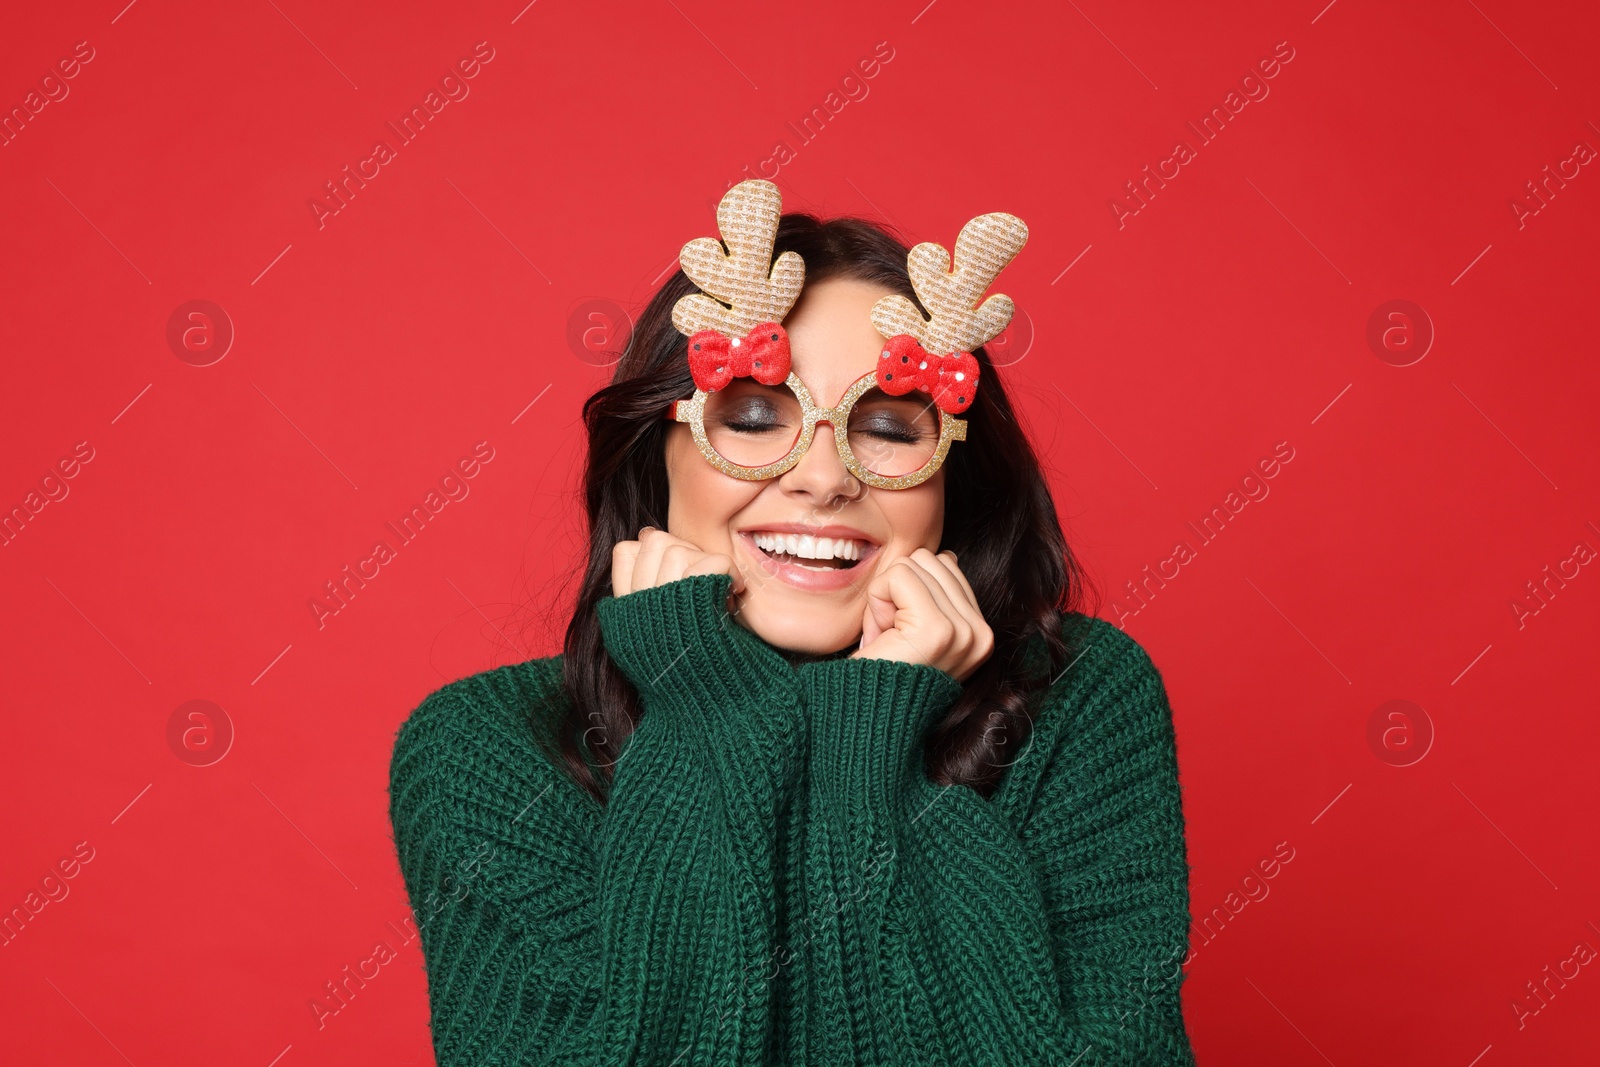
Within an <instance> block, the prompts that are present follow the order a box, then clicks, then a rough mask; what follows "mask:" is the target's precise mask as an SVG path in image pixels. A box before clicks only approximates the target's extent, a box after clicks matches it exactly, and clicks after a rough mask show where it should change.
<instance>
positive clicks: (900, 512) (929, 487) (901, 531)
mask: <svg viewBox="0 0 1600 1067" xmlns="http://www.w3.org/2000/svg"><path fill="white" fill-rule="evenodd" d="M873 491H874V492H875V493H877V494H878V498H879V507H880V508H882V509H883V515H884V518H886V519H888V520H889V528H890V529H891V530H892V531H893V532H894V533H893V537H894V543H895V544H896V545H898V546H900V549H901V552H900V554H903V555H910V554H911V552H912V550H914V549H917V548H926V549H928V550H929V551H932V552H937V551H938V550H939V540H940V538H941V537H942V536H943V535H944V472H943V471H940V472H939V473H938V474H935V475H934V476H933V477H932V478H929V479H928V480H927V481H925V482H923V483H922V484H921V485H918V486H913V487H912V488H910V489H901V490H899V491H890V490H886V489H879V490H873Z"/></svg>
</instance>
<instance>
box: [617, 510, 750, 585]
mask: <svg viewBox="0 0 1600 1067" xmlns="http://www.w3.org/2000/svg"><path fill="white" fill-rule="evenodd" d="M700 574H726V575H728V576H729V577H731V578H732V579H733V588H732V589H731V590H730V595H732V596H737V595H738V594H740V593H743V592H744V576H743V575H741V574H740V573H739V569H738V568H737V567H735V566H734V565H733V560H732V558H730V557H729V556H727V555H724V554H722V553H719V552H702V551H701V550H700V549H699V548H698V547H696V546H695V545H692V544H690V543H689V542H688V541H685V540H684V539H683V538H681V537H674V536H672V534H669V533H668V532H667V531H665V530H658V529H656V528H655V527H654V526H646V527H644V528H643V529H641V530H640V531H639V539H638V540H637V541H618V542H617V544H616V547H615V548H613V549H612V550H611V592H612V593H613V594H614V595H616V596H619V597H622V596H627V595H628V594H629V593H634V592H638V591H639V590H640V589H649V588H652V587H654V586H658V585H666V584H667V583H668V582H675V581H677V580H678V579H679V578H691V577H694V576H695V575H700Z"/></svg>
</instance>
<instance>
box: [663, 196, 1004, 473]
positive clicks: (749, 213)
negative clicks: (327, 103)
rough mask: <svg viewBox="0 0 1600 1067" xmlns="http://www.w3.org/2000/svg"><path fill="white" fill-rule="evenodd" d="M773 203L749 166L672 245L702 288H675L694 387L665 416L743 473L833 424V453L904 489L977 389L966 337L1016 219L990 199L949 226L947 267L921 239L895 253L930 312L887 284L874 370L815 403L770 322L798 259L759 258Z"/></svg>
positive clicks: (959, 427)
mask: <svg viewBox="0 0 1600 1067" xmlns="http://www.w3.org/2000/svg"><path fill="white" fill-rule="evenodd" d="M780 212H781V198H780V195H779V192H778V187H777V186H776V185H773V184H772V183H771V182H769V181H763V180H761V179H759V178H752V179H749V180H747V181H743V182H740V183H739V184H738V185H735V186H734V187H733V188H731V189H729V190H728V192H727V194H726V195H725V196H723V198H722V201H721V203H719V204H718V205H717V225H718V228H719V229H720V230H721V233H722V240H721V241H720V242H719V241H717V240H715V239H713V238H709V237H701V238H697V239H695V240H693V241H690V242H689V243H688V244H686V245H684V246H683V250H682V252H681V253H680V254H679V256H678V261H679V264H680V265H681V266H682V267H683V272H684V274H686V275H687V276H688V277H689V278H690V279H691V280H692V281H693V282H694V283H695V284H696V285H698V286H699V287H700V289H701V290H702V292H699V293H691V294H689V295H688V296H684V297H682V298H680V299H679V300H678V302H677V303H676V304H675V305H674V306H673V309H672V322H673V325H674V326H676V327H677V328H678V331H679V332H680V333H683V334H685V335H687V336H688V338H689V344H688V359H689V369H690V372H691V374H692V376H693V378H694V383H695V394H694V396H693V397H692V398H690V399H687V400H677V401H674V402H673V403H672V405H671V407H670V408H669V410H668V411H667V413H666V417H667V418H669V419H673V420H676V421H678V422H683V423H687V424H688V425H689V426H690V428H691V429H692V431H693V433H694V440H695V444H696V445H698V446H699V448H700V452H701V454H702V455H704V456H705V458H706V460H707V461H708V462H710V463H711V464H712V465H713V466H715V467H716V468H717V469H718V470H720V471H722V472H723V473H724V474H728V475H731V476H732V477H735V478H742V479H745V480H750V481H755V480H761V479H766V478H773V477H776V476H778V475H779V474H782V473H783V472H785V471H787V470H789V469H791V468H792V467H793V466H794V465H795V464H796V463H798V462H800V457H801V456H803V455H804V454H805V452H806V449H808V448H809V447H811V441H812V438H813V437H814V436H815V434H816V428H817V424H818V423H819V422H826V423H828V424H829V425H830V426H832V427H833V431H834V432H833V440H834V446H835V448H837V450H838V453H839V459H840V461H841V462H843V463H844V465H845V466H846V467H847V468H849V470H850V472H851V473H852V474H853V475H855V477H856V478H857V479H858V480H859V481H861V482H864V483H865V484H867V485H871V486H874V487H876V488H879V489H909V488H910V487H912V486H914V485H918V484H920V483H921V482H924V481H926V480H927V479H928V478H930V477H932V476H933V474H934V473H935V472H936V471H937V470H938V469H939V467H940V466H941V465H942V464H943V463H944V459H945V456H946V454H947V453H948V452H949V451H950V443H951V442H952V441H964V440H966V437H967V424H966V421H965V420H963V419H959V418H956V417H955V415H957V414H959V413H960V412H963V411H966V410H967V408H969V407H971V405H972V402H973V400H974V398H975V396H976V393H977V386H978V361H977V359H976V358H975V357H974V356H973V355H972V352H971V350H972V349H974V348H977V347H978V346H979V345H982V344H984V343H985V342H987V341H989V340H990V339H991V338H993V337H994V336H995V335H996V334H998V333H999V332H1000V331H1001V330H1003V329H1005V327H1006V324H1007V323H1009V322H1010V321H1011V316H1012V314H1013V312H1014V310H1015V308H1014V305H1013V304H1012V301H1011V298H1010V297H1007V296H1003V295H1001V294H995V295H993V296H991V297H989V298H988V299H986V300H983V301H982V303H981V304H980V303H979V298H980V297H982V296H983V292H984V290H985V289H987V288H988V286H989V284H990V283H991V282H993V281H994V279H995V277H996V276H997V275H998V274H999V273H1000V271H1001V269H1002V268H1004V267H1005V265H1006V264H1007V263H1009V262H1010V261H1011V259H1012V258H1013V257H1014V256H1015V255H1016V254H1017V252H1018V251H1020V250H1021V248H1022V245H1023V243H1024V242H1025V241H1027V239H1028V228H1027V226H1026V225H1025V224H1024V223H1023V222H1022V220H1021V219H1019V218H1017V217H1015V216H1014V215H1007V214H1004V213H1002V212H993V213H991V214H988V215H980V216H978V217H977V218H975V219H972V220H971V221H970V222H968V223H967V224H966V225H965V226H963V227H962V228H961V233H960V235H959V236H957V238H956V248H955V257H954V268H953V269H951V256H950V254H949V253H947V252H946V251H945V250H944V249H943V248H941V247H940V246H939V245H936V244H933V243H931V242H924V243H922V244H919V245H917V246H916V247H915V248H913V249H912V250H911V253H910V255H909V256H908V257H907V260H906V263H907V268H908V271H909V274H910V276H911V284H912V288H913V289H914V290H915V291H916V294H917V297H918V299H919V300H921V302H922V304H923V306H924V307H926V308H927V309H928V310H929V314H930V317H929V318H924V317H923V313H922V311H921V310H919V309H918V307H917V306H916V304H914V303H912V302H911V301H910V300H908V299H906V298H905V297H904V296H899V295H893V296H886V297H884V298H883V299H881V300H879V301H878V302H877V303H876V304H875V305H873V308H872V323H873V325H874V326H875V327H877V329H878V332H879V333H881V334H882V335H883V336H884V337H885V338H887V341H886V342H885V344H884V348H883V351H882V353H881V354H880V355H879V357H878V366H877V369H876V370H874V371H873V372H872V373H870V374H867V375H864V376H862V377H861V378H859V379H857V380H856V381H855V382H854V384H852V385H851V386H850V388H849V389H847V390H845V394H844V396H843V397H841V398H840V400H839V403H838V405H837V406H835V407H831V408H827V407H821V406H820V405H818V404H817V403H816V401H815V400H814V399H813V398H812V396H811V393H810V391H809V390H808V389H807V388H806V386H805V383H804V382H802V381H801V380H800V377H799V375H797V374H795V373H793V371H792V370H791V369H790V354H789V336H788V334H787V333H786V332H785V331H784V328H783V326H782V325H781V321H782V319H783V317H784V315H785V314H787V313H788V311H789V309H790V308H791V307H792V306H793V305H794V302H795V300H796V299H797V298H798V297H799V295H800V289H801V286H802V285H803V284H804V280H805V264H804V263H803V262H802V261H801V258H800V256H799V254H798V253H796V252H792V251H790V252H785V253H783V254H782V255H780V256H778V257H777V258H776V259H775V260H774V259H773V258H772V246H773V239H774V237H775V236H776V234H777V229H778V222H779V218H780Z"/></svg>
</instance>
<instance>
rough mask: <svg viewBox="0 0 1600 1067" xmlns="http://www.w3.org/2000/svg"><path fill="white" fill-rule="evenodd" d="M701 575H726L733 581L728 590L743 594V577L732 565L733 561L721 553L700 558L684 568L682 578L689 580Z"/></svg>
mask: <svg viewBox="0 0 1600 1067" xmlns="http://www.w3.org/2000/svg"><path fill="white" fill-rule="evenodd" d="M702 574H726V575H728V576H729V577H730V578H732V579H733V586H732V588H731V589H730V590H729V591H730V592H734V593H742V592H744V575H743V574H741V573H739V569H738V568H737V567H735V566H734V565H733V560H732V559H731V558H730V557H728V556H725V555H722V554H721V553H711V554H710V555H705V556H702V557H701V558H700V559H698V560H695V561H694V562H692V563H690V564H689V565H688V566H687V567H685V568H684V571H683V577H685V578H691V577H695V576H697V575H702Z"/></svg>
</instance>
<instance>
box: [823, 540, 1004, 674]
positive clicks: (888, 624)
mask: <svg viewBox="0 0 1600 1067" xmlns="http://www.w3.org/2000/svg"><path fill="white" fill-rule="evenodd" d="M993 651H994V632H993V631H992V630H990V629H989V624H988V623H987V622H985V621H984V618H983V612H982V611H980V610H978V601H977V598H976V597H974V596H973V594H972V586H970V585H968V584H967V579H966V576H965V575H964V574H962V573H961V569H960V568H959V567H957V566H956V554H955V553H954V552H951V551H949V550H946V551H944V552H940V553H939V554H938V555H934V554H933V553H932V552H930V551H929V550H928V549H926V548H919V549H917V550H916V551H915V552H913V553H911V555H909V556H905V557H902V558H900V559H897V560H895V561H894V562H893V563H892V564H890V565H889V567H888V568H887V569H885V570H884V571H883V572H882V573H880V574H877V575H875V576H874V577H873V579H872V581H871V582H870V583H868V585H867V610H866V614H865V618H864V619H863V625H862V632H861V646H860V648H858V649H857V650H856V651H855V652H854V653H853V654H852V655H851V657H850V658H851V659H889V660H899V661H900V662H902V663H924V664H927V665H928V666H930V667H937V668H938V669H939V670H942V671H944V672H945V673H946V674H949V675H950V676H952V677H953V678H955V680H956V681H958V682H964V681H966V680H967V679H968V678H969V677H971V675H972V673H973V672H974V671H976V670H977V669H978V668H979V667H981V666H982V665H983V662H984V661H985V660H987V659H988V658H989V654H990V653H991V652H993Z"/></svg>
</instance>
